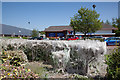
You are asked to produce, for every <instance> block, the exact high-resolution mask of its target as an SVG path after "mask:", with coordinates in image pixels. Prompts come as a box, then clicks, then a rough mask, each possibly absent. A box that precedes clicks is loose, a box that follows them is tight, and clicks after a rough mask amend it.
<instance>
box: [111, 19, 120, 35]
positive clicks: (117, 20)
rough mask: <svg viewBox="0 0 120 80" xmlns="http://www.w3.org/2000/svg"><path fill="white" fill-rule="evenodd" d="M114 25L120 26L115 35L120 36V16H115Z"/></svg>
mask: <svg viewBox="0 0 120 80" xmlns="http://www.w3.org/2000/svg"><path fill="white" fill-rule="evenodd" d="M112 26H113V27H115V28H118V30H116V31H115V35H116V36H120V18H113V19H112Z"/></svg>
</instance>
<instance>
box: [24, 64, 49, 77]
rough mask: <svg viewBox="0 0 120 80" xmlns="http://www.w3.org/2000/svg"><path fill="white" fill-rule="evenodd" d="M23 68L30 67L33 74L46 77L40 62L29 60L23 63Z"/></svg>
mask: <svg viewBox="0 0 120 80" xmlns="http://www.w3.org/2000/svg"><path fill="white" fill-rule="evenodd" d="M24 67H25V68H29V69H31V71H33V72H34V73H35V74H38V76H39V77H41V78H46V73H45V72H46V71H47V70H46V69H45V68H44V67H43V66H42V63H41V64H40V63H38V62H30V63H27V64H25V65H24Z"/></svg>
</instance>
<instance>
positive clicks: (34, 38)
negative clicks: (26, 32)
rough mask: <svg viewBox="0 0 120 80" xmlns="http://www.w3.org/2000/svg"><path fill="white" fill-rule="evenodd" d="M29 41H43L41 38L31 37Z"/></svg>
mask: <svg viewBox="0 0 120 80" xmlns="http://www.w3.org/2000/svg"><path fill="white" fill-rule="evenodd" d="M29 40H43V38H42V37H32V38H29Z"/></svg>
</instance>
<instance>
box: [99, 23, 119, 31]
mask: <svg viewBox="0 0 120 80" xmlns="http://www.w3.org/2000/svg"><path fill="white" fill-rule="evenodd" d="M102 26H103V27H102V29H101V30H117V28H115V27H113V26H112V25H109V24H102Z"/></svg>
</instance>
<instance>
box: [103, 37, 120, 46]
mask: <svg viewBox="0 0 120 80" xmlns="http://www.w3.org/2000/svg"><path fill="white" fill-rule="evenodd" d="M105 42H106V44H107V45H108V46H110V45H117V46H120V38H119V37H109V38H107V39H105Z"/></svg>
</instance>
